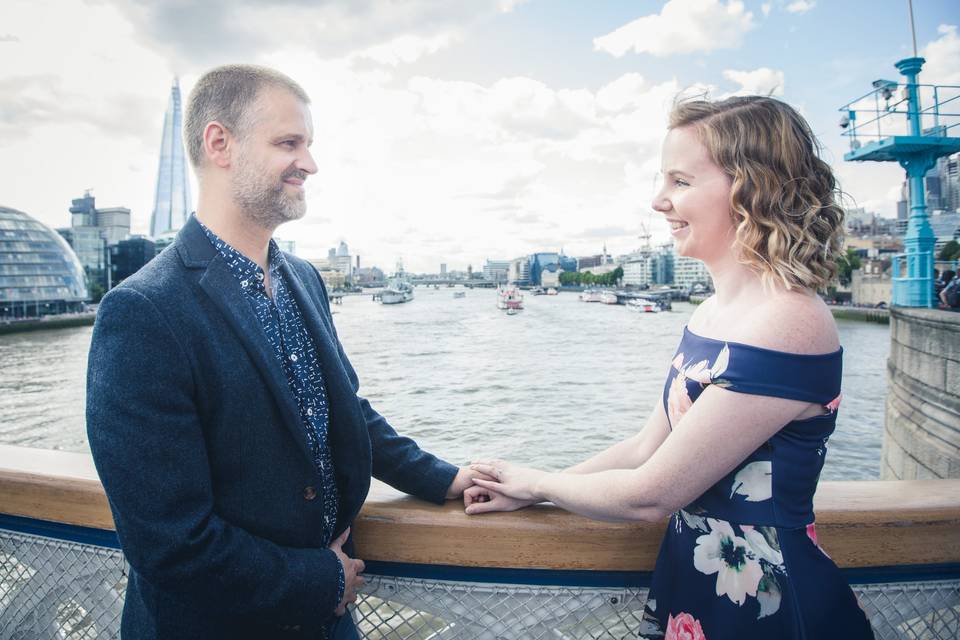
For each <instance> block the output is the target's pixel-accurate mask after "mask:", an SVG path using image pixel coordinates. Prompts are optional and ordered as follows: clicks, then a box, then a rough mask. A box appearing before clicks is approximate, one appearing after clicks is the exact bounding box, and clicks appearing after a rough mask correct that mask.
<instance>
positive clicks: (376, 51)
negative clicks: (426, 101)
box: [353, 32, 460, 67]
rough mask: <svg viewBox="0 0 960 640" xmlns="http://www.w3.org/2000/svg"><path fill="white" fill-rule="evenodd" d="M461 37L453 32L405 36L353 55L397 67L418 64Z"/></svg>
mask: <svg viewBox="0 0 960 640" xmlns="http://www.w3.org/2000/svg"><path fill="white" fill-rule="evenodd" d="M459 37H460V36H459V34H456V33H453V32H449V33H440V34H437V35H435V36H431V37H421V36H416V35H411V34H404V35H401V36H397V37H396V38H394V39H392V40H390V41H389V42H385V43H383V44H378V45H374V46H372V47H369V48H367V49H364V50H363V51H358V52H356V53H355V54H353V55H354V56H355V57H357V58H368V59H370V60H373V61H374V62H379V63H381V64H387V65H390V66H393V67H395V66H397V65H399V64H401V63H403V64H410V63H411V62H416V61H417V60H419V59H420V58H422V57H424V56H426V55H430V54H432V53H436V52H437V51H439V50H441V49H445V48H446V47H449V46H450V45H451V44H453V43H454V42H456V41H457V40H458V39H459Z"/></svg>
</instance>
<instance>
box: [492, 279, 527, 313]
mask: <svg viewBox="0 0 960 640" xmlns="http://www.w3.org/2000/svg"><path fill="white" fill-rule="evenodd" d="M497 309H506V310H510V309H513V310H515V311H519V310H521V309H523V294H522V293H520V289H518V288H517V287H516V286H514V285H509V286H506V287H500V288H499V289H497Z"/></svg>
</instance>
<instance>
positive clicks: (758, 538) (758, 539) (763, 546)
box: [740, 524, 783, 567]
mask: <svg viewBox="0 0 960 640" xmlns="http://www.w3.org/2000/svg"><path fill="white" fill-rule="evenodd" d="M740 530H741V531H743V538H744V540H746V541H747V545H748V546H749V547H750V549H751V550H752V551H753V553H754V555H755V556H757V557H758V558H760V559H761V560H766V561H767V562H769V563H770V564H773V565H776V566H778V567H779V566H780V565H782V564H783V554H782V553H780V549H779V548H774V547H773V546H771V545H770V543H768V542H767V539H766V537H764V535H763V534H762V533H760V532H759V531H757V529H756V528H755V527H753V526H751V525H748V524H742V525H740Z"/></svg>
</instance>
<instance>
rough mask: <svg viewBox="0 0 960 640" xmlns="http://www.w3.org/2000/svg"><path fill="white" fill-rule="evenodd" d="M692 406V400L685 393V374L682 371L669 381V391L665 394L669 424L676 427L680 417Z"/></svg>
mask: <svg viewBox="0 0 960 640" xmlns="http://www.w3.org/2000/svg"><path fill="white" fill-rule="evenodd" d="M692 406H693V400H691V399H690V394H689V393H687V376H685V375H683V373H682V372H680V373H678V374H677V377H675V378H674V379H673V382H671V383H670V393H669V394H668V395H667V411H668V415H669V417H670V426H671V427H672V428H676V426H677V425H678V424H680V418H682V417H683V414H685V413H686V412H687V410H688V409H689V408H690V407H692Z"/></svg>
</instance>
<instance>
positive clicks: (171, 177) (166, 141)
mask: <svg viewBox="0 0 960 640" xmlns="http://www.w3.org/2000/svg"><path fill="white" fill-rule="evenodd" d="M180 102H181V101H180V81H179V80H178V79H177V78H174V80H173V86H172V87H171V88H170V101H169V102H168V103H167V112H166V114H165V115H164V117H163V138H162V139H161V141H160V167H159V168H158V169H157V193H156V197H155V199H154V204H153V216H152V217H151V218H150V235H151V236H153V237H154V238H159V237H160V236H163V235H165V234H170V233H174V232H176V231H177V230H179V229H180V227H182V226H183V224H184V222H186V221H187V217H188V216H189V215H190V212H191V211H192V210H193V209H192V207H191V199H190V182H189V180H188V179H187V158H186V155H185V153H184V149H183V136H182V135H181V129H182V124H183V115H182V109H181V107H180Z"/></svg>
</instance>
